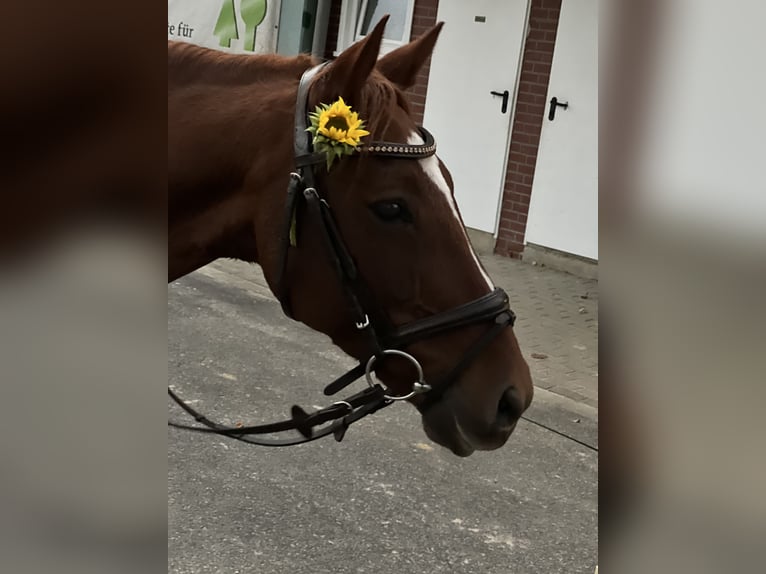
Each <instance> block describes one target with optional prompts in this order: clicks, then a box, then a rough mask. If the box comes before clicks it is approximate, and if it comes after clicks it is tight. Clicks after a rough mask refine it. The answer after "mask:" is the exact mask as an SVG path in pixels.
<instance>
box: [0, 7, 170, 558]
mask: <svg viewBox="0 0 766 574" xmlns="http://www.w3.org/2000/svg"><path fill="white" fill-rule="evenodd" d="M162 8H164V5H163V4H157V3H153V2H148V1H146V0H142V1H138V2H128V3H125V2H121V3H118V2H112V1H110V0H104V1H100V2H96V1H94V0H80V1H78V2H52V1H50V0H41V1H39V2H34V3H28V2H27V3H24V2H21V3H19V2H4V3H2V6H1V7H0V21H2V22H3V31H2V33H1V37H2V46H3V49H2V51H0V85H1V86H2V87H1V88H0V126H2V128H1V132H0V133H2V136H3V137H2V139H3V142H4V144H5V145H4V146H3V150H2V153H0V460H2V465H1V466H0V508H2V510H0V571H3V572H60V573H68V572H77V573H85V572H104V573H106V572H122V571H125V572H152V571H162V570H163V569H164V568H165V565H166V516H167V514H166V496H167V495H166V476H167V464H166V439H165V437H166V436H167V435H166V428H165V423H166V409H165V392H164V389H165V385H166V380H167V362H166V361H167V337H166V328H167V323H166V318H167V317H166V313H167V311H166V296H167V291H166V285H165V284H164V281H165V277H166V227H167V214H166V211H167V199H166V183H165V181H166V168H167V159H166V158H167V152H166V141H167V139H166V138H167V136H166V133H167V132H166V114H167V108H166V98H165V93H166V80H165V77H166V76H165V66H166V64H165V62H166V60H165V39H164V32H163V23H164V20H163V18H162V13H161V10H162Z"/></svg>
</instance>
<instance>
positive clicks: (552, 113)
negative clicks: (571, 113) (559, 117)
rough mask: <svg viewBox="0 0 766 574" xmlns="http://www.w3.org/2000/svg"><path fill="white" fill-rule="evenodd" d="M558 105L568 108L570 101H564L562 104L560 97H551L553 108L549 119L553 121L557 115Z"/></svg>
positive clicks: (549, 113)
mask: <svg viewBox="0 0 766 574" xmlns="http://www.w3.org/2000/svg"><path fill="white" fill-rule="evenodd" d="M558 107H562V108H564V109H567V108H568V107H569V102H564V103H563V104H562V103H561V102H559V99H558V98H557V97H556V96H553V97H552V98H551V110H550V111H549V112H548V119H549V120H550V121H553V118H555V117H556V108H558Z"/></svg>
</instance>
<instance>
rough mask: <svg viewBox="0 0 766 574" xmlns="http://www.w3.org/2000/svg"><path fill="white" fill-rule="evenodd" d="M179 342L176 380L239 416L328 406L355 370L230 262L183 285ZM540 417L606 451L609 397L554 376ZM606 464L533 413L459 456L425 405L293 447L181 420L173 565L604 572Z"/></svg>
mask: <svg viewBox="0 0 766 574" xmlns="http://www.w3.org/2000/svg"><path fill="white" fill-rule="evenodd" d="M520 344H521V345H522V349H523V347H524V341H523V340H521V341H520ZM168 354H169V360H168V361H169V362H168V378H169V383H170V385H171V386H172V388H173V389H174V390H176V391H177V392H179V393H180V394H181V396H183V397H184V398H185V399H187V400H189V401H190V402H191V403H192V404H193V405H194V406H195V407H197V408H199V409H200V410H202V411H203V412H204V413H205V414H208V415H209V416H211V417H212V418H214V419H217V420H220V421H221V422H228V423H235V422H244V423H247V424H256V423H261V422H271V421H273V420H276V419H282V418H286V417H287V416H288V413H289V408H290V406H291V405H293V404H299V405H301V406H304V407H307V408H311V407H315V406H320V405H325V404H327V398H326V397H324V395H323V394H322V388H323V386H324V385H325V384H326V383H327V382H329V381H331V380H332V379H333V378H335V377H336V376H338V375H339V374H340V373H342V372H344V371H345V370H346V369H347V368H349V367H351V366H353V365H354V362H353V360H351V359H350V358H349V357H347V356H345V355H343V354H342V353H341V352H340V351H339V350H338V349H336V348H334V347H333V346H332V345H331V344H330V342H329V340H328V339H327V338H326V337H325V336H324V335H321V334H319V333H315V332H313V331H311V330H309V329H308V328H306V327H305V326H303V325H301V324H299V323H295V322H293V321H290V320H288V319H287V318H285V317H284V316H283V315H282V312H281V309H280V307H279V305H278V304H277V303H276V301H275V300H274V298H273V297H272V296H271V295H270V294H269V293H268V292H267V291H266V290H265V289H264V287H263V285H262V284H259V282H258V281H257V280H255V281H254V280H252V277H251V276H250V274H249V271H248V268H247V267H244V266H241V265H232V266H229V267H227V265H226V264H222V265H221V264H216V265H214V266H209V267H208V268H203V269H202V270H199V271H197V272H195V273H193V274H191V275H188V276H186V277H185V278H183V279H181V280H179V281H176V282H174V283H172V284H171V285H169V286H168ZM357 384H364V383H363V382H359V383H357ZM526 414H527V416H528V417H529V418H530V419H532V420H534V421H537V422H538V423H541V424H544V425H547V426H549V427H551V428H552V429H554V430H557V431H559V432H561V433H564V434H566V435H569V436H571V437H572V438H575V439H577V440H578V441H581V442H584V443H587V444H589V445H592V446H594V447H597V445H598V442H597V441H598V439H597V426H598V412H597V409H596V408H594V407H593V406H591V405H588V404H585V403H584V402H579V401H576V400H573V399H570V398H568V397H565V396H561V395H559V394H556V393H553V392H550V391H547V390H545V389H543V388H538V389H536V395H535V400H534V403H533V405H532V407H531V408H530V409H529V411H527V413H526ZM168 416H169V417H170V418H171V419H173V420H176V421H184V422H188V419H187V418H186V417H185V415H184V413H182V412H181V411H180V409H178V408H177V407H175V406H169V408H168ZM597 470H598V453H597V452H594V451H593V450H591V449H590V448H588V447H586V446H583V445H581V444H579V443H578V442H575V441H573V440H570V439H568V438H566V437H563V436H561V435H559V434H556V433H554V432H552V431H551V430H548V429H546V428H543V427H541V426H538V425H536V424H533V423H531V422H527V421H520V423H519V425H518V427H517V430H516V431H515V433H514V435H513V437H512V438H511V440H510V441H509V442H508V444H507V445H506V446H505V447H503V448H502V449H500V450H498V451H493V452H477V453H475V454H474V455H473V456H471V457H469V458H465V459H461V458H458V457H456V456H454V455H453V454H452V453H450V452H449V451H447V450H446V449H443V448H442V447H440V446H438V445H436V444H434V443H432V442H431V441H429V440H428V438H427V437H426V436H425V433H424V432H423V430H422V428H421V426H420V420H419V416H418V414H417V412H416V411H415V409H414V408H413V407H411V406H409V405H394V406H392V407H390V408H388V409H384V410H383V411H380V412H378V413H376V414H375V415H373V416H371V417H368V418H367V419H364V420H363V421H361V422H359V423H357V424H355V425H354V426H353V427H352V428H351V429H350V430H349V431H348V433H347V435H346V437H345V439H344V440H343V442H341V443H337V442H336V441H334V440H333V439H332V438H331V437H327V438H325V439H322V440H320V441H317V442H314V443H311V444H308V445H303V446H295V447H289V448H281V449H274V448H264V447H255V446H250V445H246V444H242V443H238V442H236V441H233V440H228V439H225V438H221V437H216V436H209V435H201V434H194V433H189V432H185V431H181V430H176V429H169V430H168V572H173V573H179V574H180V573H192V572H194V573H201V572H221V573H246V572H247V573H303V572H306V573H312V574H316V573H324V572H328V573H329V572H369V573H377V572H392V573H393V572H396V573H410V572H412V573H417V574H422V573H430V572H482V573H487V574H491V573H551V574H553V573H559V572H560V573H567V574H576V573H581V572H582V573H587V574H591V573H592V572H593V571H594V569H595V567H596V564H597V548H598V533H597V512H598V508H597V491H598V484H597Z"/></svg>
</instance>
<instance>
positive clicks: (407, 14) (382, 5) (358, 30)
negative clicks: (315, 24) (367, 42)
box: [335, 0, 415, 56]
mask: <svg viewBox="0 0 766 574" xmlns="http://www.w3.org/2000/svg"><path fill="white" fill-rule="evenodd" d="M414 7H415V0H343V4H342V5H341V15H340V29H339V30H338V46H337V49H336V51H335V55H336V56H337V55H338V54H340V52H342V51H343V50H345V49H346V48H348V47H349V46H351V44H353V43H354V42H357V41H359V40H361V39H362V38H364V37H365V36H366V35H367V33H368V32H369V31H370V30H372V29H373V28H374V27H375V25H376V24H377V23H378V22H380V19H381V18H382V17H383V16H385V15H386V14H389V15H390V16H391V17H390V18H389V20H388V25H387V26H386V31H385V32H384V33H383V43H382V46H381V50H380V55H381V56H382V55H383V54H386V53H387V52H390V51H391V50H394V49H395V48H398V47H399V46H401V45H403V44H406V43H407V42H409V41H410V30H411V28H412V11H413V9H414Z"/></svg>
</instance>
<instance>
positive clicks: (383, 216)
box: [370, 201, 412, 222]
mask: <svg viewBox="0 0 766 574" xmlns="http://www.w3.org/2000/svg"><path fill="white" fill-rule="evenodd" d="M370 209H372V212H373V213H374V214H375V215H376V216H377V217H378V219H380V220H381V221H386V222H392V221H404V222H410V221H412V216H411V215H410V212H409V211H408V210H407V206H406V205H405V204H404V202H402V201H378V202H377V203H373V204H372V205H370Z"/></svg>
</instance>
